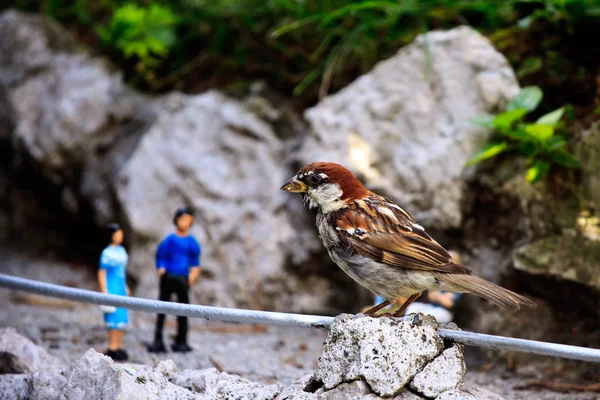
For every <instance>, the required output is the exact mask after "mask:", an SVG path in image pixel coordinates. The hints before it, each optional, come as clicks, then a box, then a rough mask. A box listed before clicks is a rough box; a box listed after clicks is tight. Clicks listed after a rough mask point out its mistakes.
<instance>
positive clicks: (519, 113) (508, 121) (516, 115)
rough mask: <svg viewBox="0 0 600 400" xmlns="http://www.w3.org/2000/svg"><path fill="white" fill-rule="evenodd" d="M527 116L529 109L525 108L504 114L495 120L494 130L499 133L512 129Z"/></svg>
mask: <svg viewBox="0 0 600 400" xmlns="http://www.w3.org/2000/svg"><path fill="white" fill-rule="evenodd" d="M525 114H527V109H525V108H517V109H513V110H510V111H506V112H503V113H502V114H500V115H497V116H496V117H495V118H494V128H496V129H498V130H499V131H503V130H507V129H510V128H511V127H512V125H513V124H514V123H515V122H517V121H518V120H520V119H521V118H523V117H524V116H525Z"/></svg>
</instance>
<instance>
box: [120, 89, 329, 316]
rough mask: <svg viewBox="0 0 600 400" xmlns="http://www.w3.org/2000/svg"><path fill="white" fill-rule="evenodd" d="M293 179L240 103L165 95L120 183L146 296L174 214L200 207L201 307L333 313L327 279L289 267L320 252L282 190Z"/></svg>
mask: <svg viewBox="0 0 600 400" xmlns="http://www.w3.org/2000/svg"><path fill="white" fill-rule="evenodd" d="M289 174H290V172H289V171H288V170H287V169H286V167H285V156H284V154H283V147H282V142H281V140H280V139H279V138H278V137H277V136H276V135H275V134H274V132H273V129H272V128H271V126H270V125H269V124H268V123H266V122H265V121H263V120H261V119H260V118H257V117H256V116H255V115H254V114H252V113H250V112H249V111H247V110H246V109H244V108H243V107H242V106H241V105H240V104H239V103H238V102H237V101H234V100H232V99H229V98H227V97H226V96H223V95H222V94H220V93H218V92H214V91H212V92H208V93H205V94H202V95H198V96H184V95H181V94H171V95H169V96H167V97H166V98H164V99H163V100H162V101H161V104H160V107H159V111H158V117H157V119H156V121H155V123H154V124H152V126H151V127H150V129H149V130H148V131H147V132H146V133H145V134H144V136H143V138H141V140H140V141H139V143H138V144H137V146H136V148H135V151H133V152H132V153H131V154H130V156H129V157H128V158H127V160H126V161H125V163H124V165H123V166H122V168H121V169H120V171H119V173H118V175H117V176H116V177H115V179H114V191H115V193H116V198H117V201H118V203H119V204H120V209H121V212H122V215H123V217H124V218H125V221H126V223H127V226H129V227H130V229H131V232H132V237H130V240H131V243H132V245H131V257H130V264H129V267H128V268H129V269H128V270H129V272H130V273H131V274H132V275H134V276H136V277H138V278H140V279H141V281H142V282H141V285H142V286H144V285H145V287H147V288H148V289H145V290H143V292H144V293H146V294H149V293H152V292H151V291H152V290H154V288H155V287H156V279H157V278H156V276H155V273H154V268H153V263H154V261H153V259H154V252H155V251H156V246H157V245H158V243H159V241H160V240H161V239H162V238H163V237H164V236H165V235H166V234H168V233H169V232H171V231H172V222H171V220H172V215H173V212H174V210H175V209H176V208H178V207H180V206H181V205H182V204H189V205H192V206H194V207H195V208H196V210H197V214H196V220H197V223H196V224H195V225H194V227H193V231H192V233H193V234H194V235H195V236H196V237H197V239H198V240H199V242H200V243H201V245H202V247H203V256H202V266H203V270H204V271H205V275H204V277H203V278H202V279H201V283H200V285H197V286H196V291H195V297H196V301H199V302H201V303H209V304H218V305H221V306H242V307H252V308H263V307H266V308H270V309H286V310H288V311H297V312H306V311H308V310H312V311H314V310H320V311H322V312H323V311H327V310H324V309H323V307H326V304H327V303H328V302H327V298H328V296H329V293H330V291H331V283H330V282H329V281H327V280H321V279H315V278H316V277H307V278H300V277H298V276H297V275H295V274H290V273H289V272H288V271H286V270H284V265H286V264H287V263H289V262H291V263H292V264H295V265H298V264H302V263H303V262H307V261H308V260H309V257H310V256H311V253H312V252H314V251H317V250H318V251H320V250H321V247H322V246H321V244H320V243H319V242H318V238H317V236H316V235H315V234H314V228H313V229H311V228H309V227H305V226H304V225H303V224H302V223H300V224H296V223H294V222H293V221H292V218H291V217H290V214H289V213H288V212H286V208H287V207H286V202H287V201H288V200H289V197H287V196H286V194H285V193H283V192H281V191H279V187H280V186H281V184H282V182H284V181H285V180H286V179H287V178H288V176H289ZM149 216H152V217H151V218H149ZM308 293H310V296H308V295H307V294H308ZM315 294H321V295H315Z"/></svg>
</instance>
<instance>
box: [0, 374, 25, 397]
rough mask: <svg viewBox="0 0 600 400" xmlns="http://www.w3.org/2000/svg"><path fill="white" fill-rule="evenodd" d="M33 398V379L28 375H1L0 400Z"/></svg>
mask: <svg viewBox="0 0 600 400" xmlns="http://www.w3.org/2000/svg"><path fill="white" fill-rule="evenodd" d="M30 398H31V377H30V376H29V375H28V374H19V375H11V374H3V375H0V399H14V400H26V399H27V400H28V399H30Z"/></svg>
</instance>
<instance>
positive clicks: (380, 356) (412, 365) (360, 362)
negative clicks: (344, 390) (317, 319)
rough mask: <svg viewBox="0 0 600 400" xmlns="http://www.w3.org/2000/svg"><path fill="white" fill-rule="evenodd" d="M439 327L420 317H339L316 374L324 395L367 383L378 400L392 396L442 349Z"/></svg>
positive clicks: (419, 315) (333, 325)
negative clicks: (359, 382)
mask: <svg viewBox="0 0 600 400" xmlns="http://www.w3.org/2000/svg"><path fill="white" fill-rule="evenodd" d="M437 327H438V325H437V322H436V321H435V319H434V318H433V317H431V316H424V315H422V314H417V315H412V316H409V317H407V318H403V319H398V318H371V317H367V316H365V315H348V314H342V315H340V316H338V317H337V318H336V319H335V321H334V323H333V324H332V326H331V328H330V331H329V335H328V336H327V340H326V341H325V344H324V346H323V352H322V354H321V357H319V363H318V367H317V370H316V372H315V378H316V379H317V380H319V381H321V382H323V386H324V389H325V390H330V389H333V388H334V387H336V386H338V385H339V384H341V383H344V382H350V381H354V380H361V379H362V380H364V381H366V383H367V384H368V385H369V387H370V388H371V389H372V390H373V392H374V393H376V394H377V395H380V396H394V395H396V394H398V393H399V392H400V391H401V390H402V389H403V388H404V386H405V385H406V384H407V383H408V382H409V381H410V380H411V379H412V378H413V377H414V376H415V375H416V374H417V373H418V372H419V371H420V370H421V369H422V368H423V367H424V366H425V365H426V364H427V363H428V362H430V361H431V360H432V359H433V358H435V357H436V356H437V355H438V354H439V353H440V352H441V351H442V349H443V340H442V338H441V337H440V336H439V334H438V332H437Z"/></svg>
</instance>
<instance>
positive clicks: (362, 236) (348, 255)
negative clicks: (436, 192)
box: [281, 162, 535, 317]
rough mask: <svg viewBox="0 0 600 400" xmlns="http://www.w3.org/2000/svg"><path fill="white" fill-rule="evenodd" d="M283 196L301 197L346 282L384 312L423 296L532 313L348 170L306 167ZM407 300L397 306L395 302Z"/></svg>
mask: <svg viewBox="0 0 600 400" xmlns="http://www.w3.org/2000/svg"><path fill="white" fill-rule="evenodd" d="M281 190H284V191H287V192H291V193H301V194H302V198H303V201H304V204H305V205H306V206H307V207H308V208H309V209H311V210H313V211H315V212H316V222H317V229H318V231H319V236H320V238H321V240H322V241H323V244H324V245H325V248H326V249H327V252H328V253H329V256H330V257H331V259H332V260H333V262H334V263H335V264H337V265H338V266H339V267H340V268H341V269H342V270H343V271H344V272H345V273H346V274H348V275H349V276H350V277H351V278H352V279H353V280H355V281H356V282H357V283H359V284H360V285H362V286H364V287H365V288H367V289H369V290H370V291H371V292H373V293H375V294H378V295H380V296H381V297H383V298H384V299H387V300H386V301H384V302H382V303H380V304H378V305H376V306H375V307H372V308H371V309H369V310H367V311H366V312H365V314H367V315H372V316H375V313H376V312H377V311H379V310H380V309H382V308H383V307H386V306H388V305H390V304H398V305H400V308H399V309H398V311H396V312H395V313H394V314H393V316H394V317H399V316H402V314H403V313H404V311H405V310H406V308H407V307H408V306H409V305H410V304H411V303H412V302H413V301H415V300H416V299H417V298H418V297H419V296H420V295H421V293H422V292H423V291H424V290H434V291H441V290H443V291H447V292H453V293H473V294H475V295H478V296H480V297H483V298H485V299H487V300H489V301H491V302H492V303H494V304H497V305H498V306H500V307H503V308H505V309H509V310H517V309H519V308H520V305H522V304H523V305H527V306H534V305H535V303H534V302H532V301H531V300H529V299H528V298H526V297H524V296H521V295H520V294H517V293H514V292H512V291H510V290H508V289H505V288H503V287H501V286H498V285H496V284H494V283H491V282H488V281H486V280H485V279H483V278H480V277H478V276H475V275H473V274H472V271H471V270H470V269H468V268H467V267H465V266H463V265H460V264H458V263H455V262H454V261H453V259H452V256H451V255H450V254H449V253H448V251H446V249H444V248H443V247H442V246H441V245H440V244H439V243H438V242H436V241H435V240H433V239H432V238H431V236H429V235H428V234H427V233H426V232H425V229H424V228H423V227H422V226H421V225H419V224H418V223H417V222H416V221H415V219H414V218H413V217H412V216H411V215H410V214H409V213H408V212H407V211H406V210H404V209H403V208H402V207H400V206H399V205H398V204H396V203H394V202H393V201H392V200H390V199H387V198H385V197H383V196H380V195H378V194H376V193H373V192H371V191H369V190H368V189H367V188H365V187H364V186H363V184H362V183H361V182H360V181H359V180H358V179H357V178H356V177H355V176H354V175H353V174H352V172H350V171H349V170H347V169H346V168H344V167H343V166H341V165H339V164H335V163H330V162H316V163H312V164H308V165H306V166H305V167H304V168H302V169H301V170H300V171H298V173H297V174H296V175H295V176H293V177H292V178H291V179H289V180H288V181H287V182H286V183H285V184H284V185H283V186H282V187H281ZM403 298H404V299H407V300H406V301H405V302H404V303H403V304H401V302H402V300H401V299H403Z"/></svg>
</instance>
